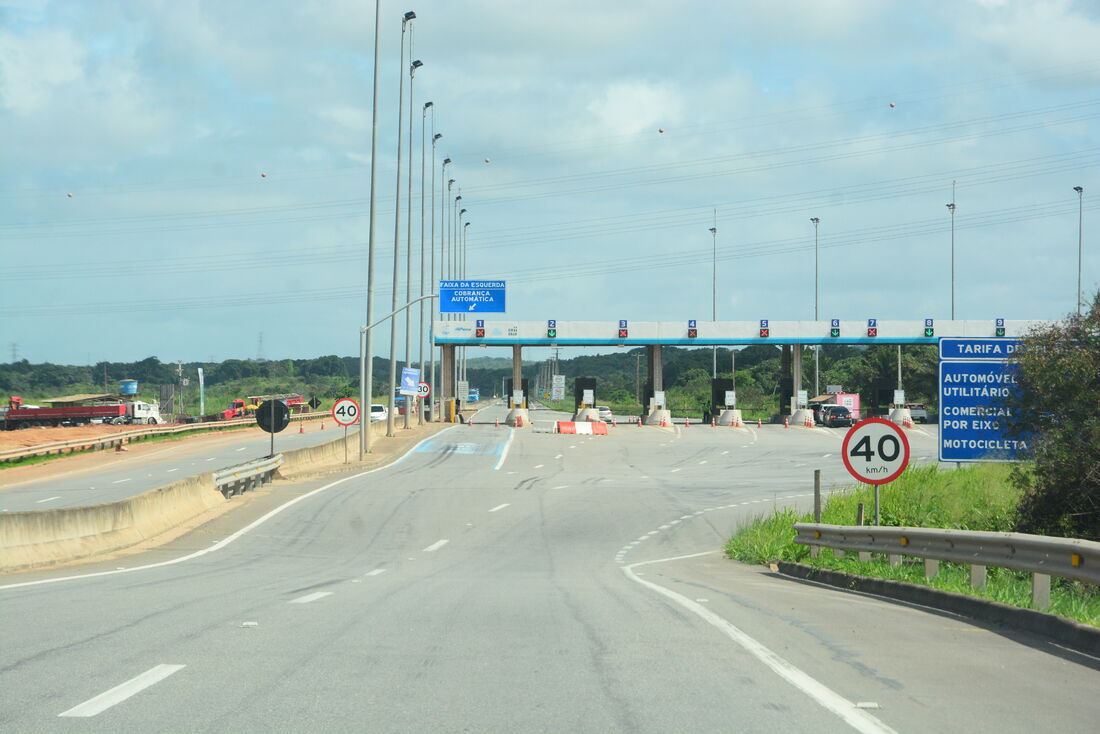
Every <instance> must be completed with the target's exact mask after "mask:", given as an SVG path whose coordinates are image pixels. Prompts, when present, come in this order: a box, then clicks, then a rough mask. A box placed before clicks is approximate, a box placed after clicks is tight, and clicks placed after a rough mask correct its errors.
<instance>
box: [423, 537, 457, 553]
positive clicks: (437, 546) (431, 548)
mask: <svg viewBox="0 0 1100 734" xmlns="http://www.w3.org/2000/svg"><path fill="white" fill-rule="evenodd" d="M450 542H451V541H449V540H447V539H446V538H444V539H443V540H437V541H435V542H434V543H432V544H431V545H429V546H428V547H427V548H425V549H424V552H425V553H432V552H434V551H437V550H439V549H440V548H442V547H443V546H445V545H447V544H448V543H450Z"/></svg>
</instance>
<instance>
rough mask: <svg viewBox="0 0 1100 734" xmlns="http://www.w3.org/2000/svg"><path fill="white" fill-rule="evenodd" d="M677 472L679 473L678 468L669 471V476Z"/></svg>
mask: <svg viewBox="0 0 1100 734" xmlns="http://www.w3.org/2000/svg"><path fill="white" fill-rule="evenodd" d="M678 471H680V469H679V467H677V468H676V469H670V470H669V474H675V473H676V472H678Z"/></svg>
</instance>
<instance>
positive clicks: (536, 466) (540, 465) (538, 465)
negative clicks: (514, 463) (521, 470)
mask: <svg viewBox="0 0 1100 734" xmlns="http://www.w3.org/2000/svg"><path fill="white" fill-rule="evenodd" d="M544 466H546V465H545V464H535V466H534V468H535V469H541V468H542V467H544Z"/></svg>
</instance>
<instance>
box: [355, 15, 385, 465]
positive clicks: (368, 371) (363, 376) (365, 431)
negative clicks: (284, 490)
mask: <svg viewBox="0 0 1100 734" xmlns="http://www.w3.org/2000/svg"><path fill="white" fill-rule="evenodd" d="M381 5H382V2H381V0H375V2H374V92H373V96H372V101H371V131H370V214H369V219H368V225H367V232H368V235H367V324H371V323H373V321H371V319H372V318H373V317H374V221H375V216H374V193H375V187H376V184H377V181H378V24H379V18H380V13H381V10H380V8H381ZM372 351H373V350H372V339H371V332H370V331H367V332H365V333H361V334H360V337H359V404H360V405H361V406H363V409H364V410H365V411H366V413H367V417H366V418H363V417H362V416H360V417H359V460H360V461H362V460H363V459H364V458H365V457H366V454H368V453H370V430H369V428H370V426H369V422H370V421H369V419H370V406H371V403H372V402H373V400H374V390H373V389H372V387H373V383H374V356H373V355H372Z"/></svg>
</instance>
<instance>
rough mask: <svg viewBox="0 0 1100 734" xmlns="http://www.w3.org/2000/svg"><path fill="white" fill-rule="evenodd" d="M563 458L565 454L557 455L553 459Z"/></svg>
mask: <svg viewBox="0 0 1100 734" xmlns="http://www.w3.org/2000/svg"><path fill="white" fill-rule="evenodd" d="M563 456H565V454H558V455H557V456H555V457H554V458H555V459H560V458H561V457H563Z"/></svg>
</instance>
